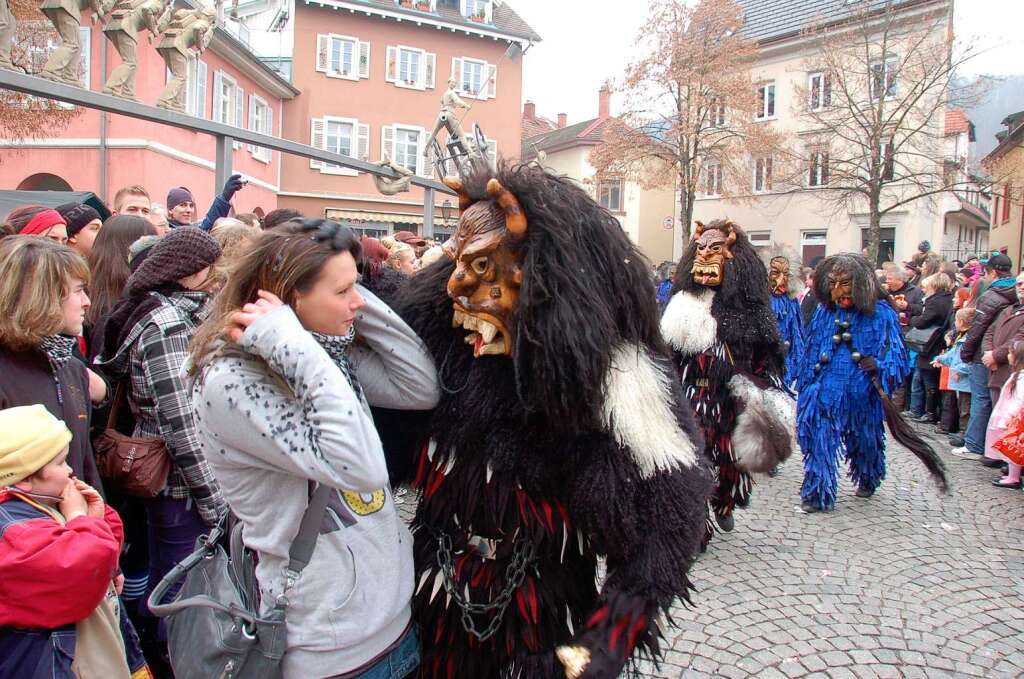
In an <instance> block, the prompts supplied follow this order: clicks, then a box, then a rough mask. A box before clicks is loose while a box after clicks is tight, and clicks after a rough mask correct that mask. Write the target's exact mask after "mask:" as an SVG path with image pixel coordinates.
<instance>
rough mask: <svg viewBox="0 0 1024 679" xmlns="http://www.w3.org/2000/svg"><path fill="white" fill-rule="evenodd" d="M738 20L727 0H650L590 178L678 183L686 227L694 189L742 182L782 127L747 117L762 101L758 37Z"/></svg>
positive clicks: (717, 190) (725, 188)
mask: <svg viewBox="0 0 1024 679" xmlns="http://www.w3.org/2000/svg"><path fill="white" fill-rule="evenodd" d="M742 27H743V10H742V8H741V7H740V6H739V5H738V4H737V3H735V2H734V1H733V0H700V1H699V2H698V3H697V4H696V5H692V4H691V3H689V2H686V1H685V0H653V1H652V3H651V9H650V14H649V16H648V18H647V22H646V24H645V25H644V27H643V28H642V29H641V31H640V34H639V37H638V39H637V45H638V47H639V48H640V49H641V52H642V54H643V56H641V57H640V58H639V59H638V60H636V61H634V62H633V63H631V64H630V65H629V66H628V67H627V69H626V74H625V78H624V80H623V81H622V82H621V83H620V84H619V85H618V86H617V87H616V91H618V92H619V93H620V94H623V95H624V108H625V112H624V113H623V114H622V115H621V116H620V117H619V118H617V119H615V120H613V121H611V122H609V123H608V124H607V125H606V126H605V131H604V135H603V141H602V143H601V144H600V145H599V146H598V147H597V148H596V149H595V150H594V151H593V152H592V154H591V157H590V162H591V164H592V165H593V166H594V168H595V170H596V171H597V175H598V177H625V178H630V179H634V180H636V181H638V182H639V183H640V185H641V186H642V187H644V188H647V189H653V188H675V189H677V190H678V191H679V223H680V225H681V227H682V228H683V229H684V234H685V235H688V234H689V233H690V223H691V221H692V219H693V208H694V200H695V198H696V197H697V195H698V194H699V193H713V194H717V195H722V196H729V195H732V193H731V190H735V189H736V188H739V187H746V186H748V185H749V182H750V162H751V161H750V158H751V157H760V156H762V155H764V154H765V153H769V152H770V150H771V149H774V148H777V147H779V146H780V145H781V144H782V140H783V135H782V133H780V132H779V131H777V130H775V129H774V128H772V127H771V126H769V125H765V124H763V123H758V122H756V121H755V113H756V112H757V111H758V110H761V109H762V108H763V107H764V106H766V105H768V103H767V102H766V101H765V100H764V99H763V97H764V95H763V94H759V91H758V88H757V85H756V83H755V82H754V81H753V80H752V77H751V67H752V66H753V65H754V64H755V62H756V59H757V44H756V42H755V41H753V40H751V39H749V38H746V37H744V36H743V34H742V31H741V29H742ZM770 105H771V106H773V107H774V105H775V102H774V99H772V101H771V102H770Z"/></svg>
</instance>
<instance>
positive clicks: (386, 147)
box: [380, 125, 395, 160]
mask: <svg viewBox="0 0 1024 679" xmlns="http://www.w3.org/2000/svg"><path fill="white" fill-rule="evenodd" d="M380 151H381V158H383V157H384V156H385V155H387V157H388V158H390V159H391V160H394V159H395V128H394V127H392V126H391V125H384V126H383V127H381V128H380Z"/></svg>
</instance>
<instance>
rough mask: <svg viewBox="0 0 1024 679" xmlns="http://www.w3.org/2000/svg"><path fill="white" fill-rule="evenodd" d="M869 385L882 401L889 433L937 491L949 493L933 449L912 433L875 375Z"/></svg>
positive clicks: (944, 467) (912, 429) (940, 459)
mask: <svg viewBox="0 0 1024 679" xmlns="http://www.w3.org/2000/svg"><path fill="white" fill-rule="evenodd" d="M871 384H872V385H874V387H875V390H876V391H877V392H878V398H880V399H881V400H882V410H883V412H884V413H885V423H886V424H887V425H889V433H891V434H892V437H893V438H894V439H896V441H897V442H898V443H899V444H900V445H902V446H903V447H904V448H906V449H907V450H909V451H910V452H912V453H913V454H914V455H916V456H917V459H919V460H921V462H923V463H924V466H925V467H926V468H927V469H928V473H930V474H931V475H932V478H933V479H935V483H936V484H938V486H939V490H941V491H942V492H943V493H947V492H949V480H948V479H947V478H946V465H945V464H944V463H943V462H942V458H940V457H939V456H938V454H937V453H936V452H935V449H934V448H932V447H931V446H930V445H928V443H926V442H925V440H924V439H922V438H921V436H920V435H919V434H918V433H917V432H916V431H914V428H913V427H911V426H910V425H909V424H907V421H906V420H904V419H903V416H902V415H900V412H899V408H897V407H896V404H895V403H893V402H892V399H890V398H889V397H888V396H887V395H886V393H885V390H884V389H882V383H881V381H880V380H879V379H878V374H877V373H872V374H871Z"/></svg>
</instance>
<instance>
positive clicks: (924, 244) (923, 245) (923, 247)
mask: <svg viewBox="0 0 1024 679" xmlns="http://www.w3.org/2000/svg"><path fill="white" fill-rule="evenodd" d="M931 249H932V244H931V243H929V242H928V241H926V240H923V241H921V242H920V243H918V244H917V251H918V252H928V251H929V250H931Z"/></svg>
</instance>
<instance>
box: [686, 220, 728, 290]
mask: <svg viewBox="0 0 1024 679" xmlns="http://www.w3.org/2000/svg"><path fill="white" fill-rule="evenodd" d="M694 225H695V227H696V228H695V229H694V231H693V240H694V241H695V242H696V243H697V253H696V256H695V257H694V260H693V268H692V269H691V270H690V273H691V274H692V275H693V280H694V281H696V282H697V283H699V284H701V285H704V286H707V287H718V286H719V285H721V284H722V280H723V279H724V277H725V263H726V261H728V260H730V259H732V258H733V256H732V244H733V243H735V242H736V231H735V229H734V228H733V223H732V222H730V221H725V222H712V223H711V224H709V225H707V226H705V225H704V224H703V223H701V222H694Z"/></svg>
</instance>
